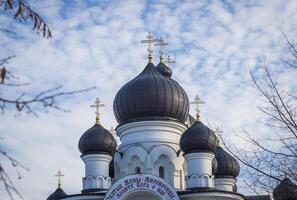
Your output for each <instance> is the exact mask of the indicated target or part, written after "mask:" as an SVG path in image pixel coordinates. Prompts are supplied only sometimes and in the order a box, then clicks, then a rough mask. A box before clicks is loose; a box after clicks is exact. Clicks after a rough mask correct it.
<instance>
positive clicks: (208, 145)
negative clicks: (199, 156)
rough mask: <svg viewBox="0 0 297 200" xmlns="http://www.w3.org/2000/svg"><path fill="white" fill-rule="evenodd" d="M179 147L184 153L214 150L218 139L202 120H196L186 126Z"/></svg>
mask: <svg viewBox="0 0 297 200" xmlns="http://www.w3.org/2000/svg"><path fill="white" fill-rule="evenodd" d="M179 145H180V148H181V150H182V151H183V152H184V153H185V154H188V153H193V152H207V151H208V152H213V153H214V152H215V151H216V149H217V147H218V145H219V140H218V138H217V137H216V135H215V133H214V132H213V131H212V130H211V129H210V128H208V127H207V126H205V125H204V124H203V123H202V122H200V121H196V122H195V123H194V124H193V125H192V126H191V127H190V128H188V129H187V130H186V131H185V132H184V133H183V135H182V136H181V139H180V143H179Z"/></svg>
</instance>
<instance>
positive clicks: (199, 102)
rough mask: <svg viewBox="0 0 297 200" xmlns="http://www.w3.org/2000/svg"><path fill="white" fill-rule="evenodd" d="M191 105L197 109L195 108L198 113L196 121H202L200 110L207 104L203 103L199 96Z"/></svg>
mask: <svg viewBox="0 0 297 200" xmlns="http://www.w3.org/2000/svg"><path fill="white" fill-rule="evenodd" d="M191 104H194V105H196V108H195V110H196V112H197V113H196V120H197V121H200V109H199V105H200V104H205V102H204V101H201V99H200V97H199V96H198V95H196V97H195V99H194V101H192V102H191Z"/></svg>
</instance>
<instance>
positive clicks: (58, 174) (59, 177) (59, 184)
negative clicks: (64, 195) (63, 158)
mask: <svg viewBox="0 0 297 200" xmlns="http://www.w3.org/2000/svg"><path fill="white" fill-rule="evenodd" d="M62 176H64V174H62V172H61V170H59V171H58V173H57V174H56V175H55V177H58V188H61V177H62Z"/></svg>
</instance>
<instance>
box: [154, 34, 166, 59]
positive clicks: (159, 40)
mask: <svg viewBox="0 0 297 200" xmlns="http://www.w3.org/2000/svg"><path fill="white" fill-rule="evenodd" d="M154 45H155V46H159V47H160V50H159V53H160V63H162V62H163V54H164V52H163V47H164V46H166V45H168V43H167V42H164V40H163V38H162V37H160V39H158V41H157V42H156V44H154Z"/></svg>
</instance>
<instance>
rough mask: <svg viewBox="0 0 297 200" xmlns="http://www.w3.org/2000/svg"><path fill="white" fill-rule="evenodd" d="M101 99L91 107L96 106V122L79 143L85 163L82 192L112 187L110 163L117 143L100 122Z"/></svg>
mask: <svg viewBox="0 0 297 200" xmlns="http://www.w3.org/2000/svg"><path fill="white" fill-rule="evenodd" d="M102 106H104V105H103V104H101V102H100V101H99V99H97V100H96V101H95V104H94V105H92V106H91V107H95V108H96V112H95V113H96V123H95V125H94V126H93V127H91V128H90V129H88V130H87V131H86V132H85V133H84V134H83V135H82V136H81V138H80V140H79V143H78V148H79V151H80V152H81V154H82V155H81V159H82V160H83V161H84V163H85V177H84V178H83V191H82V193H92V192H98V191H101V190H105V189H108V188H110V186H111V178H110V177H109V165H110V162H111V161H112V157H113V154H114V153H115V151H116V148H117V144H116V141H115V139H114V137H113V136H112V134H111V133H110V132H109V131H108V130H106V129H105V128H104V127H103V126H101V124H100V118H99V116H100V114H99V107H102Z"/></svg>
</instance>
